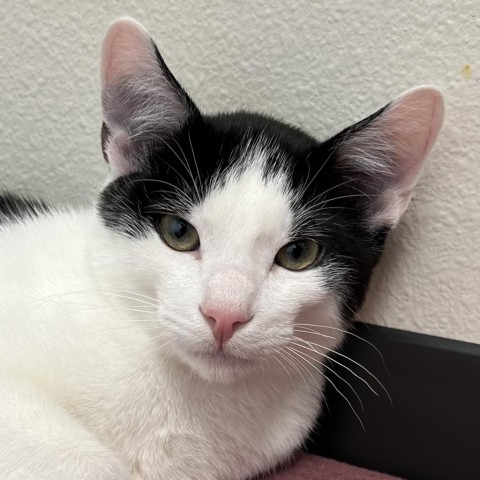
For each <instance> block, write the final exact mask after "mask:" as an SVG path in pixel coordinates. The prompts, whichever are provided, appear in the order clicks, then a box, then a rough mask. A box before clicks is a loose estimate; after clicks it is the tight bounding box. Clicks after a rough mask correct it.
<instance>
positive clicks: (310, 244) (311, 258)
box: [275, 239, 322, 271]
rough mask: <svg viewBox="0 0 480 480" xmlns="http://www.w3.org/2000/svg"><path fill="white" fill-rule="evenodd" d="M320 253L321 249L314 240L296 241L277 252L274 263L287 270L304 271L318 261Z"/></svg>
mask: <svg viewBox="0 0 480 480" xmlns="http://www.w3.org/2000/svg"><path fill="white" fill-rule="evenodd" d="M321 253H322V248H321V247H320V245H319V244H318V243H317V242H315V241H314V240H310V239H304V240H296V241H294V242H290V243H287V245H284V246H283V247H282V248H281V249H280V250H279V251H278V253H277V256H276V257H275V263H277V264H278V265H280V266H281V267H283V268H286V269H288V270H295V271H297V270H305V269H306V268H308V267H311V266H312V265H313V264H314V263H315V262H316V261H317V260H318V258H319V257H320V255H321Z"/></svg>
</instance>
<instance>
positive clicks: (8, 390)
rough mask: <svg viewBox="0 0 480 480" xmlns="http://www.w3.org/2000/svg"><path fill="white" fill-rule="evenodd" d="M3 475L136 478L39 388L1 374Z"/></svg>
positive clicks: (9, 479)
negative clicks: (5, 377)
mask: <svg viewBox="0 0 480 480" xmlns="http://www.w3.org/2000/svg"><path fill="white" fill-rule="evenodd" d="M0 445H1V447H0V478H1V479H2V480H19V479H22V480H67V479H68V480H132V478H133V477H132V475H130V473H129V472H128V470H127V469H126V468H125V466H124V465H122V462H121V461H120V459H119V458H117V457H116V456H115V454H114V453H113V452H112V451H111V450H110V449H109V448H107V447H105V446H104V445H102V444H101V443H100V442H99V441H98V440H97V439H96V438H95V437H94V436H93V435H92V434H91V433H90V432H88V431H87V430H86V429H85V428H83V427H82V425H80V424H79V423H78V422H77V421H75V419H73V418H72V417H71V416H69V415H68V414H67V413H66V412H64V411H63V410H62V409H61V408H59V407H58V406H57V405H56V404H55V403H54V402H53V401H52V399H51V398H49V397H48V396H47V395H46V394H44V393H43V392H41V391H39V390H38V389H37V388H35V387H33V386H31V385H28V384H25V383H23V382H17V381H15V380H9V379H6V380H5V379H2V378H0Z"/></svg>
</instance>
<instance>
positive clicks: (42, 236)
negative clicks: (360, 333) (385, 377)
mask: <svg viewBox="0 0 480 480" xmlns="http://www.w3.org/2000/svg"><path fill="white" fill-rule="evenodd" d="M101 77H102V86H103V99H102V101H103V112H104V125H103V130H102V144H103V152H104V156H105V158H106V160H107V162H108V163H109V165H110V175H109V178H108V182H107V184H106V186H105V188H104V190H103V191H102V192H101V194H100V197H99V200H98V203H97V204H96V206H95V208H85V209H77V210H72V209H63V208H62V209H58V208H49V207H47V206H45V205H43V204H42V203H36V202H31V201H27V200H23V199H19V198H16V197H14V196H12V195H4V196H2V197H0V222H1V226H0V252H1V257H0V272H1V277H0V445H1V447H0V478H2V479H8V480H19V479H22V480H47V479H48V480H53V479H69V480H107V479H108V480H127V479H130V480H132V479H142V480H167V479H168V480H172V479H174V480H192V479H196V480H241V479H248V478H251V477H252V476H253V475H255V474H258V473H260V472H263V471H266V470H268V469H271V468H272V467H274V466H275V465H277V464H278V463H279V462H281V461H282V460H285V459H287V458H288V457H289V455H291V453H292V452H293V451H294V450H295V449H297V448H298V447H299V446H300V445H301V444H302V442H303V441H304V440H305V438H306V436H307V434H308V433H309V431H310V429H311V428H312V426H313V423H314V420H315V418H316V417H317V414H318V413H319V409H320V405H321V402H320V400H321V392H322V388H323V386H324V379H325V376H328V372H327V371H325V370H324V366H323V363H322V362H323V360H324V358H325V355H326V354H328V353H329V352H330V351H331V350H332V349H335V348H336V347H337V346H338V345H339V344H340V343H341V342H342V339H343V337H344V332H345V329H346V328H348V324H349V322H351V320H352V319H353V317H354V314H355V312H356V311H357V310H358V309H359V307H360V305H361V303H362V301H363V298H364V295H365V291H366V288H367V285H368V282H369V278H370V276H371V273H372V269H373V267H374V265H375V264H376V262H377V260H378V258H379V255H380V253H381V251H382V248H383V245H384V242H385V238H386V235H387V233H388V231H389V230H390V229H392V228H393V227H394V226H395V225H396V224H397V222H398V221H399V219H400V217H401V215H402V213H403V212H404V210H405V209H406V207H407V204H408V202H409V199H410V196H411V193H412V188H413V187H414V185H415V183H416V181H417V179H418V176H419V172H420V170H421V167H422V164H423V163H424V160H425V157H426V156H427V154H428V152H429V151H430V149H431V147H432V145H433V143H434V142H435V139H436V137H437V134H438V132H439V129H440V127H441V124H442V118H443V102H442V97H441V94H440V93H439V92H438V91H437V90H436V89H434V88H431V87H420V88H417V89H415V90H411V91H409V92H407V93H405V94H404V95H402V96H401V97H399V98H398V99H397V100H395V101H394V102H392V103H390V104H389V105H387V106H386V107H384V108H382V109H381V110H379V111H378V112H377V113H375V114H373V115H371V116H370V117H368V118H366V119H364V120H362V121H361V122H359V123H357V124H355V125H353V126H352V127H350V128H347V129H345V130H344V131H342V132H341V133H339V134H338V135H337V136H335V137H333V138H331V139H329V140H327V141H325V142H323V143H322V142H319V141H317V140H315V139H314V138H312V137H310V136H308V135H306V134H305V133H302V132H301V131H299V130H298V129H296V128H293V127H290V126H288V125H286V124H284V123H281V122H279V121H276V120H273V119H271V118H268V117H265V116H262V115H257V114H251V113H245V112H240V113H233V114H220V115H214V116H210V115H202V114H201V112H199V110H198V109H197V107H196V106H195V104H194V103H193V102H192V100H191V99H190V98H189V96H188V95H187V94H186V93H185V91H184V90H183V89H182V88H181V86H180V85H179V83H178V82H177V81H176V80H175V78H174V77H173V76H172V74H171V73H170V71H169V70H168V69H167V67H166V65H165V63H164V61H163V60H162V58H161V56H160V54H159V53H158V50H157V48H156V47H155V44H154V43H153V41H152V40H151V39H150V38H149V36H148V35H147V33H146V32H145V30H144V29H143V27H142V26H140V25H139V24H138V23H136V22H134V21H133V20H130V19H122V20H119V21H117V22H115V23H114V24H113V25H112V26H111V27H110V29H109V31H108V33H107V35H106V38H105V40H104V43H103V50H102V72H101Z"/></svg>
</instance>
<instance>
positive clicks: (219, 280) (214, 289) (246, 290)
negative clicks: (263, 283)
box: [202, 265, 255, 314]
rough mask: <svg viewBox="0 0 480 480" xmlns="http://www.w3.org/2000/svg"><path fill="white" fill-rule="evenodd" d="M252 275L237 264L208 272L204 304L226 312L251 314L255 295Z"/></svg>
mask: <svg viewBox="0 0 480 480" xmlns="http://www.w3.org/2000/svg"><path fill="white" fill-rule="evenodd" d="M252 277H253V275H251V274H249V272H246V271H244V270H243V269H241V268H239V267H238V266H235V265H230V266H227V267H223V268H219V269H217V270H215V271H213V272H211V273H210V274H207V276H206V278H205V286H206V288H205V291H204V298H203V302H202V304H203V305H204V306H205V307H210V308H215V309H216V310H222V311H224V312H225V313H245V314H249V313H250V309H251V304H252V302H253V299H254V296H255V285H254V281H253V278H252Z"/></svg>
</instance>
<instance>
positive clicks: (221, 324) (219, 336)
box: [201, 307, 250, 345]
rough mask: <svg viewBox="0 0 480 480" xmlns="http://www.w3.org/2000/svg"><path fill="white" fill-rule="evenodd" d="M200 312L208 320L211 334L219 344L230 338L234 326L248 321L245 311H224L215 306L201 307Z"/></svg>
mask: <svg viewBox="0 0 480 480" xmlns="http://www.w3.org/2000/svg"><path fill="white" fill-rule="evenodd" d="M201 310H202V313H203V314H204V315H205V316H206V317H208V319H209V320H210V327H211V329H212V333H213V336H214V337H215V340H216V341H217V342H218V344H219V345H223V344H225V343H227V342H228V340H230V339H231V338H232V336H233V334H234V332H235V329H236V327H238V326H239V325H240V324H242V323H245V322H248V321H249V320H250V317H249V316H248V315H247V313H246V312H226V311H224V310H221V309H216V308H209V307H206V308H201Z"/></svg>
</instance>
